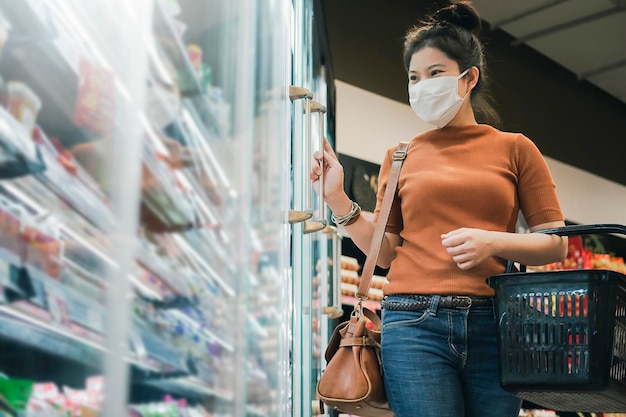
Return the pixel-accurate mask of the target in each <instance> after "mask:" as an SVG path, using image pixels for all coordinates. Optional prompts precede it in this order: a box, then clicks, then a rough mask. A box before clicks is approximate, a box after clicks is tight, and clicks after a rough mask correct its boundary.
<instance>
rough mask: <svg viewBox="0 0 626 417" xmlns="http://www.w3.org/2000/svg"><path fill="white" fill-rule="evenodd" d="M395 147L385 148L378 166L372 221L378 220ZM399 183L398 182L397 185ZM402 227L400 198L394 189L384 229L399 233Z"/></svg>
mask: <svg viewBox="0 0 626 417" xmlns="http://www.w3.org/2000/svg"><path fill="white" fill-rule="evenodd" d="M396 148H397V147H395V146H394V147H392V148H389V149H387V154H386V155H385V159H384V160H383V163H382V164H381V166H380V171H379V173H378V192H377V195H376V199H377V201H376V209H375V210H374V223H376V222H377V221H378V216H379V214H380V208H381V206H382V204H383V198H384V196H385V190H386V189H387V183H388V182H389V174H390V173H391V165H392V163H393V159H392V155H393V153H394V152H395V151H396ZM399 186H400V184H399V183H398V187H399ZM402 228H403V221H402V211H401V207H400V199H399V198H398V192H397V191H396V193H395V197H394V200H393V203H392V205H391V211H390V212H389V220H388V221H387V227H386V229H385V230H386V231H387V232H388V233H395V234H400V231H401V230H402Z"/></svg>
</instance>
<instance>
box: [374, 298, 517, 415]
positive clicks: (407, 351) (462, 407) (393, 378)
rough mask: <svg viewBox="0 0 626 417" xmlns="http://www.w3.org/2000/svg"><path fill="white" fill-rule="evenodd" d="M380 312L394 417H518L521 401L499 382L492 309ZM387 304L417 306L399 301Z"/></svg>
mask: <svg viewBox="0 0 626 417" xmlns="http://www.w3.org/2000/svg"><path fill="white" fill-rule="evenodd" d="M438 298H439V297H438V296H434V297H433V302H432V303H431V306H430V307H429V308H426V309H423V310H418V311H397V310H387V309H383V311H382V320H383V332H382V361H383V371H384V379H385V389H386V391H387V398H388V400H389V405H390V406H391V409H392V410H393V411H394V413H395V416H396V417H484V416H489V417H517V416H518V414H519V409H520V407H521V404H522V400H521V399H519V398H517V397H515V396H513V395H511V394H509V393H507V392H506V391H504V390H503V389H502V387H500V383H499V380H498V346H497V321H496V318H495V313H494V308H493V305H492V304H491V305H487V306H479V307H472V308H471V309H468V310H452V309H440V308H438V307H437V303H438ZM388 299H389V300H398V301H401V302H408V303H411V302H413V301H412V300H411V299H409V298H405V297H402V296H399V295H390V296H388Z"/></svg>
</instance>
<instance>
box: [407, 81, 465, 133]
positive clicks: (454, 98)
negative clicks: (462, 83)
mask: <svg viewBox="0 0 626 417" xmlns="http://www.w3.org/2000/svg"><path fill="white" fill-rule="evenodd" d="M468 71H469V69H466V70H465V71H463V72H462V73H461V74H460V75H458V76H457V75H446V76H441V77H433V78H427V79H425V80H422V81H420V82H418V83H416V84H410V85H409V103H411V108H412V109H413V111H414V112H415V114H417V116H418V117H419V118H420V119H422V120H423V121H425V122H427V123H430V124H433V125H435V126H437V127H444V126H445V125H447V124H448V123H450V121H451V120H452V119H454V116H456V114H457V113H458V112H459V109H460V108H461V104H463V100H464V99H465V97H467V94H466V95H465V96H464V97H461V96H459V92H458V89H459V83H458V80H459V79H460V78H461V77H463V76H464V75H465V74H467V72H468Z"/></svg>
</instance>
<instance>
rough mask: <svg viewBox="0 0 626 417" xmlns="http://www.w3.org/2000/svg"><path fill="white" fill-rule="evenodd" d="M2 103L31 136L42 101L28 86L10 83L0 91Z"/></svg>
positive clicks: (14, 82) (20, 83) (15, 82)
mask: <svg viewBox="0 0 626 417" xmlns="http://www.w3.org/2000/svg"><path fill="white" fill-rule="evenodd" d="M0 102H2V105H3V106H4V107H5V108H6V109H7V111H8V112H9V113H11V115H13V117H15V119H16V120H18V121H19V122H20V123H21V124H22V125H23V126H24V128H25V129H26V131H27V132H28V134H29V136H30V135H31V134H32V131H33V129H34V127H35V123H36V121H37V115H38V114H39V110H40V109H41V99H40V98H39V96H38V95H37V94H35V92H34V91H33V90H32V89H31V88H30V87H29V86H28V85H26V84H24V83H22V82H19V81H9V82H7V83H6V84H5V85H4V86H3V87H2V89H1V90H0Z"/></svg>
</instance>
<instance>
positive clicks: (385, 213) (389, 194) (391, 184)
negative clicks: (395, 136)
mask: <svg viewBox="0 0 626 417" xmlns="http://www.w3.org/2000/svg"><path fill="white" fill-rule="evenodd" d="M408 148H409V143H408V142H400V144H399V145H398V149H397V150H396V151H395V152H394V153H393V155H392V158H393V163H392V165H391V172H390V173H389V180H388V181H387V188H386V189H385V195H384V197H383V202H382V204H381V207H380V213H378V220H377V221H376V226H374V235H373V237H372V244H371V246H370V250H369V252H368V253H367V258H366V259H365V265H364V266H363V272H362V273H361V279H360V281H359V286H358V288H357V290H356V293H355V296H356V298H358V299H359V300H367V293H368V292H369V290H370V284H371V283H372V275H374V268H375V267H376V261H377V260H378V255H379V254H380V247H381V246H382V244H383V238H384V237H385V229H386V228H387V220H388V219H389V212H390V211H391V205H392V204H393V199H394V196H395V194H396V188H397V187H398V178H399V177H400V170H401V169H402V163H403V162H404V158H406V151H407V149H408Z"/></svg>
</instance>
